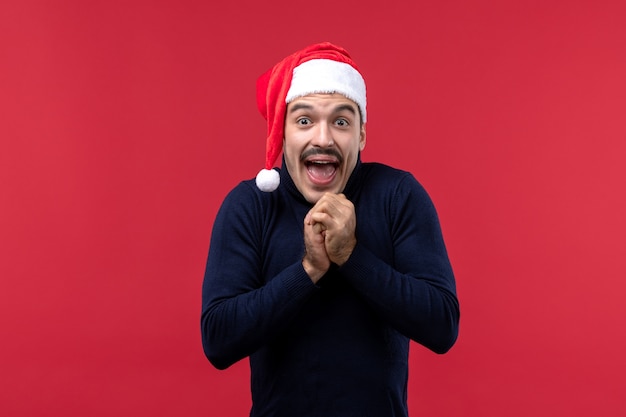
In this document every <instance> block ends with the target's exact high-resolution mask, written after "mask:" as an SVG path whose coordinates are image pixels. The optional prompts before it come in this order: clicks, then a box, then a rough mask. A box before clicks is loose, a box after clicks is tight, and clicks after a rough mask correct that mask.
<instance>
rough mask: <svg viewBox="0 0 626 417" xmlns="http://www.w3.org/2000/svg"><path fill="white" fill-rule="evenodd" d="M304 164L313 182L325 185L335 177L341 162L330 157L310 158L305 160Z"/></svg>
mask: <svg viewBox="0 0 626 417" xmlns="http://www.w3.org/2000/svg"><path fill="white" fill-rule="evenodd" d="M304 166H305V167H306V170H307V173H308V174H309V178H310V179H311V181H312V182H313V183H315V184H318V185H324V184H328V183H329V182H331V181H332V180H333V178H335V174H336V173H337V168H338V167H339V162H337V161H336V160H329V159H310V160H307V161H305V162H304Z"/></svg>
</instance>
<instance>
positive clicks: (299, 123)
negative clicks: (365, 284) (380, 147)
mask: <svg viewBox="0 0 626 417" xmlns="http://www.w3.org/2000/svg"><path fill="white" fill-rule="evenodd" d="M360 117H361V116H360V112H359V109H358V106H357V105H356V103H354V102H353V101H352V100H349V99H347V98H346V97H345V96H343V95H340V94H311V95H307V96H304V97H301V98H298V99H295V100H294V101H292V102H291V103H289V105H288V106H287V115H286V117H285V140H284V143H283V153H284V156H285V164H286V167H287V170H288V171H289V175H290V176H291V178H292V180H293V182H294V184H295V186H296V188H298V190H299V191H300V192H301V193H302V195H303V196H304V198H305V199H306V200H307V201H309V202H310V203H313V204H314V206H313V207H312V208H311V210H310V211H309V213H308V214H307V215H306V217H305V219H304V242H305V249H306V250H305V256H304V258H303V260H302V265H303V267H304V269H305V271H306V272H307V274H308V275H309V277H310V278H311V280H312V281H313V282H314V283H316V282H317V281H318V280H319V279H320V278H321V277H322V276H323V275H324V274H325V273H326V272H327V271H328V269H329V268H330V265H331V263H334V264H337V265H342V264H343V263H344V262H346V261H347V259H348V258H349V257H350V254H351V253H352V250H353V249H354V246H355V245H356V237H355V233H354V232H355V229H356V217H355V213H354V206H353V205H352V203H351V202H350V201H349V200H348V199H347V198H346V197H345V196H344V195H343V194H341V192H342V191H343V189H344V188H345V186H346V183H347V182H348V179H349V177H350V175H351V174H352V171H353V170H354V167H355V166H356V163H357V160H358V155H359V152H360V151H362V150H363V148H364V147H365V136H366V135H365V125H364V124H363V123H361V119H360Z"/></svg>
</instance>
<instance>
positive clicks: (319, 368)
mask: <svg viewBox="0 0 626 417" xmlns="http://www.w3.org/2000/svg"><path fill="white" fill-rule="evenodd" d="M280 176H281V185H280V187H279V188H278V190H276V191H274V192H272V193H264V192H261V191H259V190H258V189H257V187H256V186H255V184H254V181H244V182H242V183H241V184H239V185H238V186H237V187H235V188H234V189H233V190H232V191H231V192H230V193H229V195H228V196H227V197H226V199H225V200H224V202H223V204H222V207H221V208H220V210H219V212H218V214H217V217H216V220H215V223H214V226H213V233H212V236H211V245H210V250H209V256H208V261H207V266H206V273H205V277H204V284H203V292H202V318H201V327H202V342H203V347H204V351H205V354H206V356H207V357H208V359H209V360H210V362H211V363H212V364H213V365H214V366H215V367H217V368H219V369H224V368H227V367H228V366H230V365H232V364H233V363H235V362H237V361H239V360H241V359H243V358H245V357H248V356H249V357H250V366H251V378H252V381H251V388H252V402H253V406H252V410H251V414H250V415H251V416H253V417H261V416H272V417H280V416H289V417H294V416H297V417H305V416H324V417H334V416H337V417H348V416H355V417H356V416H358V417H364V416H372V417H387V416H389V417H391V416H407V414H408V412H407V403H406V398H407V392H406V390H407V376H408V354H409V340H410V339H412V340H414V341H416V342H417V343H420V344H422V345H423V346H425V347H426V348H428V349H431V350H432V351H434V352H437V353H445V352H446V351H448V349H450V348H451V347H452V345H453V344H454V342H455V340H456V338H457V334H458V324H459V305H458V301H457V298H456V289H455V282H454V276H453V273H452V268H451V266H450V262H449V260H448V255H447V252H446V248H445V245H444V240H443V237H442V234H441V229H440V226H439V221H438V218H437V214H436V211H435V208H434V206H433V204H432V202H431V199H430V198H429V196H428V195H427V193H426V191H425V190H424V189H423V187H422V186H421V185H420V184H419V183H418V182H417V181H416V180H415V178H414V177H413V176H412V175H411V174H410V173H408V172H404V171H400V170H396V169H394V168H391V167H388V166H385V165H382V164H374V163H362V162H360V161H359V162H358V163H357V166H356V168H355V170H354V172H353V173H352V175H351V177H350V179H349V181H348V184H347V185H346V189H345V190H344V194H345V195H346V196H347V198H348V199H349V200H350V201H352V203H353V204H354V206H355V211H356V219H357V229H356V237H357V245H356V247H355V249H354V251H353V253H352V255H351V256H350V258H349V260H348V261H347V262H346V263H345V264H344V265H342V266H341V267H338V266H334V267H331V270H330V271H329V272H328V273H327V274H326V275H325V276H324V277H323V278H322V279H321V280H320V281H319V282H318V284H317V285H314V284H313V283H312V281H311V279H310V278H309V277H308V276H307V274H306V273H305V271H304V269H303V267H302V263H301V262H302V257H303V254H304V237H303V221H304V216H305V215H306V213H307V212H308V211H309V209H310V208H311V204H309V203H308V202H307V201H306V200H305V199H304V198H303V197H302V195H301V194H300V193H299V192H298V190H297V189H296V187H295V185H294V184H293V181H292V180H291V178H290V177H289V175H288V174H287V171H286V170H285V169H282V170H281V172H280Z"/></svg>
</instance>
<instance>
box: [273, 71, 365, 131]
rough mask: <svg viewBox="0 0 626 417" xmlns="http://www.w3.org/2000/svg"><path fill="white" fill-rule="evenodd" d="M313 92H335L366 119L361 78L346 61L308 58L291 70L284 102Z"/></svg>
mask: <svg viewBox="0 0 626 417" xmlns="http://www.w3.org/2000/svg"><path fill="white" fill-rule="evenodd" d="M315 93H339V94H342V95H344V96H346V97H347V98H349V99H350V100H352V101H354V102H355V103H356V104H357V105H358V106H359V110H361V117H362V118H363V123H365V122H366V121H367V111H366V107H367V99H366V92H365V81H364V80H363V77H362V76H361V74H359V72H358V71H357V70H356V69H354V67H352V66H351V65H350V64H346V63H344V62H339V61H333V60H330V59H312V60H309V61H306V62H303V63H302V64H300V65H298V66H297V67H296V68H294V70H293V78H292V80H291V86H290V88H289V91H288V92H287V97H286V98H285V103H286V104H289V103H290V102H292V101H293V100H294V99H296V98H298V97H303V96H306V95H308V94H315Z"/></svg>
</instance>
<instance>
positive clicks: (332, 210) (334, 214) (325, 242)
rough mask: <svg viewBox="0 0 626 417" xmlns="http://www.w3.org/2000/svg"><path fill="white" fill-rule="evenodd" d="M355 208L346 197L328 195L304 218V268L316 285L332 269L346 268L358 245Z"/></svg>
mask: <svg viewBox="0 0 626 417" xmlns="http://www.w3.org/2000/svg"><path fill="white" fill-rule="evenodd" d="M355 230H356V215H355V212H354V205H353V204H352V202H351V201H350V200H348V199H347V198H346V196H345V195H343V194H332V193H326V194H324V195H323V196H322V198H320V199H319V200H318V202H317V203H316V204H315V205H314V206H313V208H311V210H310V211H309V212H308V213H307V215H306V216H305V218H304V247H305V254H304V258H303V259H302V266H303V267H304V270H305V271H306V273H307V274H308V275H309V277H310V278H311V280H312V281H313V283H317V281H319V279H320V278H322V277H323V276H324V274H325V273H326V272H327V271H328V269H329V268H330V265H331V263H334V264H336V265H343V264H344V263H345V262H346V261H347V260H348V258H349V257H350V255H351V254H352V251H353V250H354V247H355V245H356V236H355Z"/></svg>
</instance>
